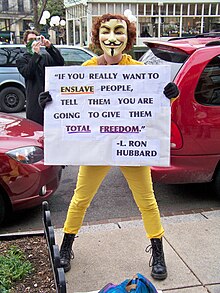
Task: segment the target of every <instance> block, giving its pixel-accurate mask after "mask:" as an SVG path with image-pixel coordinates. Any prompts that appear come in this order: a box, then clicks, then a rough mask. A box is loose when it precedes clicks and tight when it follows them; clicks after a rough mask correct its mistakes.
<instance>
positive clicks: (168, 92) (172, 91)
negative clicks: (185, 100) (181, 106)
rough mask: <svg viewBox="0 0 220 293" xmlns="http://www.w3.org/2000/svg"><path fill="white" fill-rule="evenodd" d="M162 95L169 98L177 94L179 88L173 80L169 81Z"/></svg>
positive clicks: (175, 96)
mask: <svg viewBox="0 0 220 293" xmlns="http://www.w3.org/2000/svg"><path fill="white" fill-rule="evenodd" d="M163 93H164V95H165V96H166V97H167V98H168V99H169V100H170V99H173V98H177V97H178V96H179V93H180V92H179V89H178V87H177V85H176V84H175V83H174V82H169V83H168V84H167V85H166V86H165V88H164V91H163Z"/></svg>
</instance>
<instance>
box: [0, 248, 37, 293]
mask: <svg viewBox="0 0 220 293" xmlns="http://www.w3.org/2000/svg"><path fill="white" fill-rule="evenodd" d="M32 270H33V267H32V264H31V263H30V261H28V260H26V259H25V255H24V253H23V252H22V251H21V250H20V249H19V247H17V246H11V247H10V248H9V249H8V250H7V252H6V253H5V254H4V255H0V292H1V293H8V292H10V288H11V287H12V285H13V283H14V282H16V281H20V280H22V279H23V278H24V277H25V276H27V275H28V274H29V273H31V271H32Z"/></svg>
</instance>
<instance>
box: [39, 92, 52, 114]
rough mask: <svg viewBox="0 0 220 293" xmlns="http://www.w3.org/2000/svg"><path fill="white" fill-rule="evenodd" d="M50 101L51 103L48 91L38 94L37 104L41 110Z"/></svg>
mask: <svg viewBox="0 0 220 293" xmlns="http://www.w3.org/2000/svg"><path fill="white" fill-rule="evenodd" d="M51 101H52V97H51V95H50V93H49V91H46V92H42V93H40V95H39V97H38V103H39V105H40V107H41V108H42V109H43V110H44V108H45V106H46V104H47V103H49V102H51Z"/></svg>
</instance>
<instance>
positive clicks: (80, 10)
mask: <svg viewBox="0 0 220 293" xmlns="http://www.w3.org/2000/svg"><path fill="white" fill-rule="evenodd" d="M64 5H65V8H66V25H67V26H66V30H67V32H66V33H67V43H68V44H73V45H80V46H88V45H89V44H90V41H91V39H90V31H91V27H92V22H93V21H94V19H95V18H96V17H97V16H99V15H102V14H104V13H118V14H124V11H125V10H127V9H129V10H130V11H131V12H132V15H133V16H135V17H136V27H137V38H136V39H137V40H136V45H142V44H143V41H144V40H146V38H149V37H153V38H169V37H183V36H192V35H197V34H201V33H205V32H210V31H220V2H219V0H194V1H193V0H185V1H184V0H182V1H177V0H176V1H175V0H174V1H171V0H161V1H156V0H135V1H134V0H119V1H117V2H116V0H115V1H114V0H113V1H111V0H64Z"/></svg>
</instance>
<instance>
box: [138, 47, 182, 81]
mask: <svg viewBox="0 0 220 293" xmlns="http://www.w3.org/2000/svg"><path fill="white" fill-rule="evenodd" d="M161 56H162V55H160V56H159V55H158V56H156V55H155V51H152V50H148V51H147V52H146V53H145V54H144V55H143V56H142V57H141V58H140V59H139V61H141V62H144V64H145V65H170V66H171V80H173V79H174V77H175V76H176V74H177V72H178V71H179V69H180V68H181V66H182V65H183V63H181V62H178V63H176V62H174V61H167V60H164V59H163V58H160V57H161Z"/></svg>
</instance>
